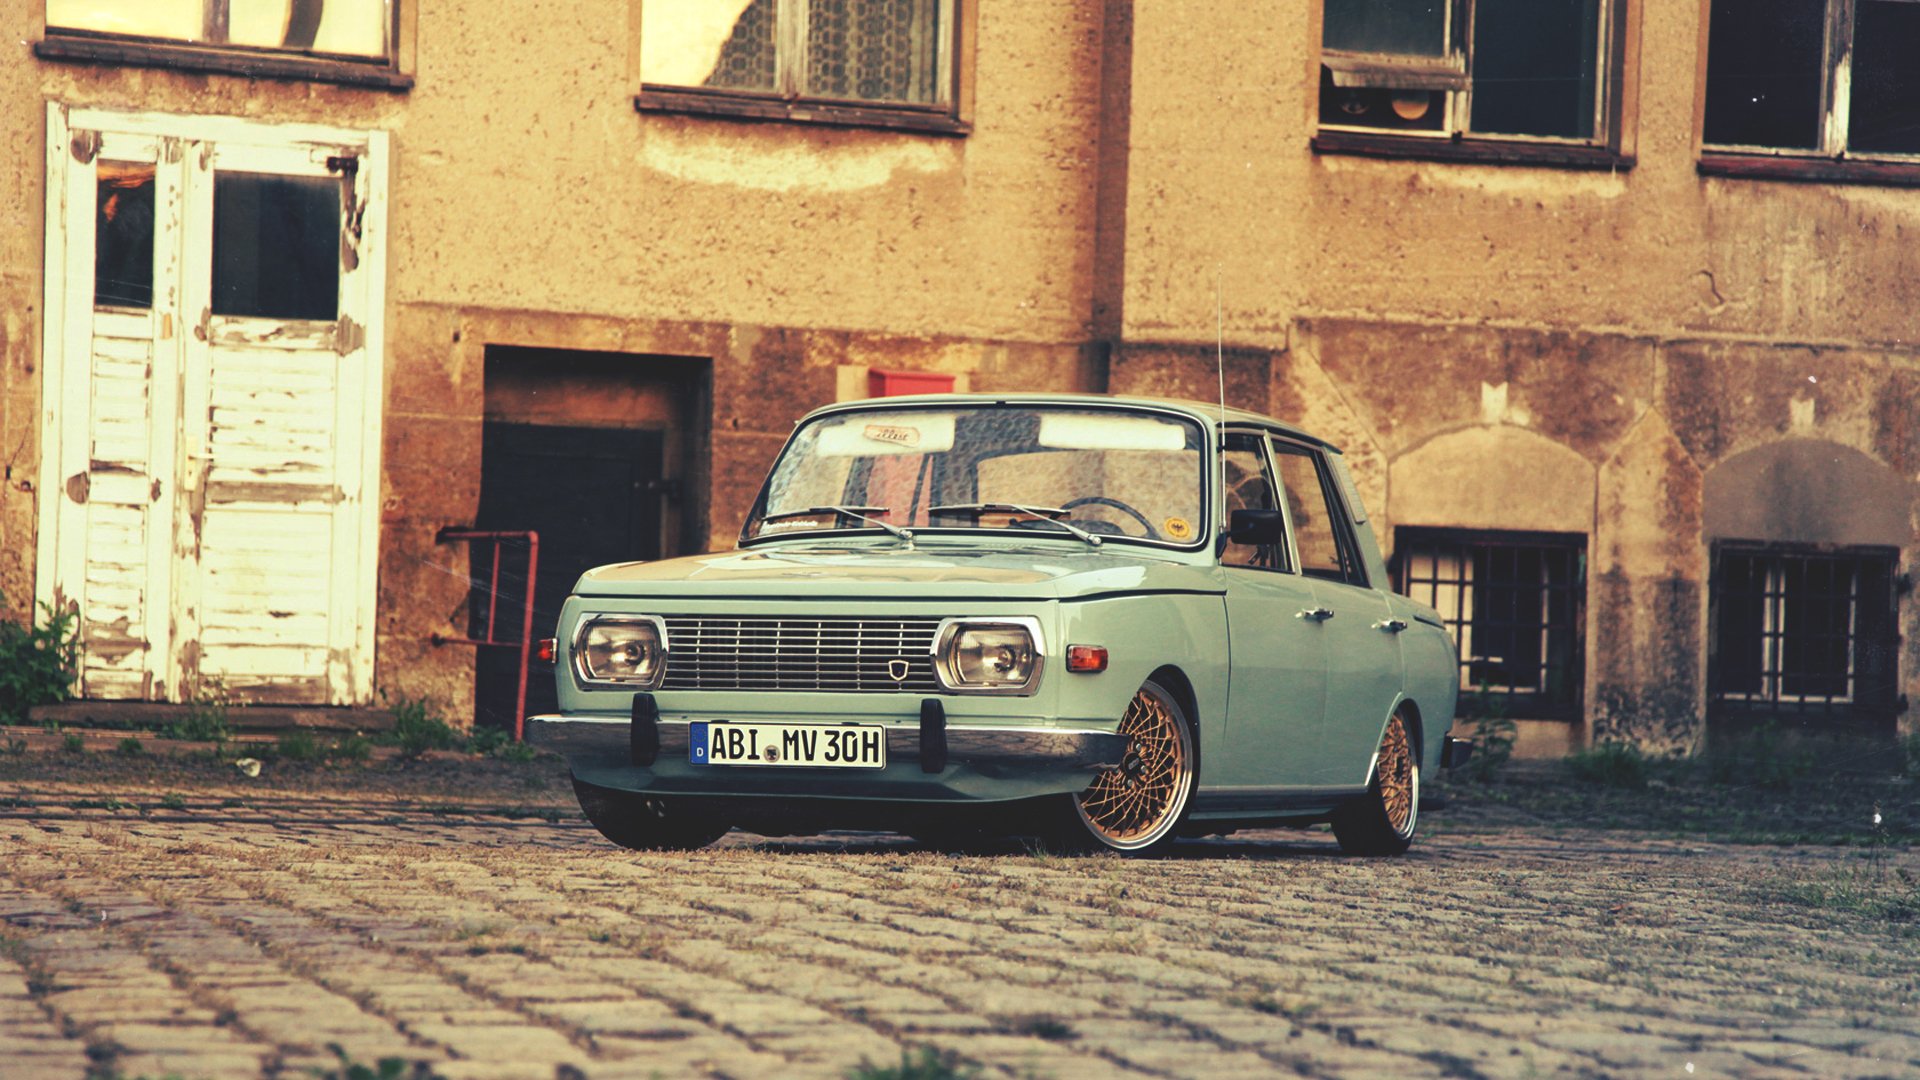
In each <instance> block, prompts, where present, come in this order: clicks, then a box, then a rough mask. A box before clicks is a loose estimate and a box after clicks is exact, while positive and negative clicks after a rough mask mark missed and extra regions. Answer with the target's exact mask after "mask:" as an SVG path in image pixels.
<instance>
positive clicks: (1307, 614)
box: [1293, 607, 1333, 622]
mask: <svg viewBox="0 0 1920 1080" xmlns="http://www.w3.org/2000/svg"><path fill="white" fill-rule="evenodd" d="M1293 617H1294V618H1296V619H1305V620H1307V621H1308V622H1326V621H1327V620H1328V619H1331V618H1333V609H1332V608H1323V607H1310V608H1305V609H1302V610H1300V611H1296V612H1294V613H1293Z"/></svg>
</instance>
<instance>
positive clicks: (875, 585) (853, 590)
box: [574, 543, 1221, 599]
mask: <svg viewBox="0 0 1920 1080" xmlns="http://www.w3.org/2000/svg"><path fill="white" fill-rule="evenodd" d="M1142 590H1153V591H1168V590H1180V591H1203V592H1219V591H1221V586H1220V582H1219V579H1218V575H1217V574H1216V573H1215V572H1214V570H1213V568H1212V567H1211V566H1204V567H1203V566H1195V565H1191V564H1187V563H1182V562H1179V561H1176V559H1174V558H1173V557H1171V556H1170V555H1169V556H1162V555H1159V554H1158V553H1157V552H1154V551H1151V550H1143V549H1140V548H1137V547H1133V546H1131V545H1125V546H1122V545H1114V546H1112V547H1110V548H1107V549H1104V550H1095V549H1092V548H1082V549H1077V550H1076V549H1075V548H1073V547H1068V546H1066V545H1046V546H1043V545H1033V546H1021V547H991V548H988V547H981V546H966V547H962V546H952V547H948V546H944V545H943V546H932V545H928V544H925V543H922V544H921V545H919V546H917V547H914V548H907V547H902V546H898V545H893V544H876V545H873V546H858V547H852V546H849V547H841V546H827V545H806V546H786V545H780V546H768V547H760V548H752V549H748V550H743V551H726V552H717V553H714V554H709V555H692V556H688V557H686V558H680V559H665V560H662V561H660V562H645V563H641V562H634V563H616V564H614V565H612V566H602V567H599V568H597V569H594V570H589V571H587V572H586V573H585V574H582V575H581V577H580V581H579V583H578V584H577V585H575V586H574V592H575V593H577V594H579V595H581V596H649V597H652V596H660V597H685V596H705V597H746V596H752V597H757V598H770V597H805V598H822V599H824V598H829V597H896V598H899V597H920V596H973V597H996V598H1024V597H1033V598H1043V599H1059V598H1063V597H1078V596H1089V595H1097V594H1103V593H1112V592H1138V591H1142Z"/></svg>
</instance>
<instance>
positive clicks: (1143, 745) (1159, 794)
mask: <svg viewBox="0 0 1920 1080" xmlns="http://www.w3.org/2000/svg"><path fill="white" fill-rule="evenodd" d="M1119 734H1121V735H1125V736H1127V739H1128V746H1127V760H1126V762H1125V763H1124V764H1123V765H1122V766H1121V767H1120V768H1117V769H1108V770H1106V771H1104V772H1102V773H1100V775H1098V776H1096V777H1094V778H1093V783H1091V784H1089V785H1087V790H1085V791H1083V792H1081V793H1080V794H1079V795H1078V796H1077V797H1076V802H1077V805H1078V807H1079V810H1080V818H1081V820H1083V821H1085V822H1086V824H1087V828H1089V829H1091V830H1092V831H1093V833H1094V834H1095V835H1096V836H1097V837H1099V839H1100V841H1101V842H1102V843H1105V844H1106V845H1108V846H1109V847H1113V848H1119V849H1121V850H1131V849H1135V848H1143V847H1146V846H1148V845H1149V844H1152V843H1153V842H1154V841H1156V840H1158V839H1160V838H1161V837H1162V836H1164V835H1166V833H1167V832H1168V830H1170V829H1172V828H1173V825H1174V822H1175V821H1176V820H1177V819H1178V818H1179V816H1180V811H1181V810H1182V809H1184V808H1185V806H1186V801H1187V788H1188V787H1189V780H1188V778H1189V776H1190V775H1191V773H1192V765H1191V762H1192V758H1193V750H1192V747H1191V746H1190V745H1189V738H1190V736H1189V735H1188V732H1187V725H1186V722H1185V721H1183V720H1181V719H1180V717H1179V716H1177V715H1176V714H1175V713H1174V711H1173V709H1172V708H1171V706H1170V704H1169V702H1168V701H1167V700H1166V699H1165V698H1164V697H1162V696H1161V695H1160V694H1158V693H1156V692H1154V690H1152V689H1150V688H1148V687H1144V686H1143V687H1141V688H1140V690H1139V692H1138V693H1136V694H1134V695H1133V700H1132V701H1131V702H1129V703H1128V705H1127V711H1126V715H1124V716H1122V717H1121V718H1120V727H1119Z"/></svg>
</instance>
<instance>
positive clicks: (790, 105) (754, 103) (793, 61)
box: [629, 0, 978, 136]
mask: <svg viewBox="0 0 1920 1080" xmlns="http://www.w3.org/2000/svg"><path fill="white" fill-rule="evenodd" d="M774 2H775V3H776V4H777V5H778V10H777V13H776V18H775V24H774V71H775V74H774V80H775V83H776V85H775V87H774V88H773V89H772V90H741V89H736V88H730V87H729V88H722V87H708V86H677V85H672V84H666V83H650V82H646V81H645V80H644V78H643V74H644V73H643V72H642V71H641V61H640V56H641V53H640V43H641V39H642V37H643V35H644V34H645V25H644V23H645V14H646V12H645V6H646V5H645V0H632V3H631V7H630V11H631V20H632V21H631V34H632V38H631V40H630V42H629V50H630V55H631V60H630V67H631V72H632V76H631V77H632V82H633V84H634V86H635V87H636V90H635V92H634V96H633V107H634V110H635V111H637V112H641V113H681V114H691V115H696V116H709V117H715V118H723V119H734V120H745V121H779V122H787V123H799V124H819V125H823V126H828V127H849V128H872V129H879V130H889V131H909V132H918V133H922V134H928V135H947V136H965V135H968V134H971V133H972V131H973V125H972V122H971V120H970V117H971V114H972V102H973V63H972V59H973V42H974V36H975V34H974V29H975V20H976V18H977V6H978V0H934V2H935V4H936V5H937V8H938V16H937V17H938V18H939V19H940V20H941V21H942V25H943V26H944V27H945V29H944V32H942V33H941V34H940V40H939V46H938V51H937V52H936V54H935V60H934V63H935V76H934V85H935V87H936V88H937V91H938V94H939V99H938V100H936V101H935V102H933V103H930V104H916V103H913V102H878V101H860V100H857V99H849V98H831V97H816V96H808V95H804V94H802V93H800V89H799V84H800V79H801V78H802V77H803V74H802V73H803V72H804V69H805V66H806V62H805V58H804V44H803V42H804V34H805V5H806V3H807V0H774ZM796 12H797V13H798V14H796Z"/></svg>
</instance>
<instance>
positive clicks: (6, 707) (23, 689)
mask: <svg viewBox="0 0 1920 1080" xmlns="http://www.w3.org/2000/svg"><path fill="white" fill-rule="evenodd" d="M6 600H7V598H6V595H5V594H4V593H0V606H3V605H5V604H6ZM37 610H38V611H39V612H40V615H41V616H42V618H43V620H44V621H41V622H32V621H30V622H29V624H28V625H26V626H21V625H20V624H18V623H14V622H8V621H5V620H0V724H24V723H26V722H27V710H28V709H31V708H33V707H34V706H35V705H53V704H56V703H58V702H62V701H65V700H67V699H68V698H70V697H72V696H73V692H72V687H73V680H74V679H75V678H77V677H78V676H79V673H80V615H79V613H78V612H77V611H74V610H72V609H68V610H64V611H59V610H55V609H54V607H53V605H51V604H46V603H42V604H40V605H39V607H38V609H37Z"/></svg>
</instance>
